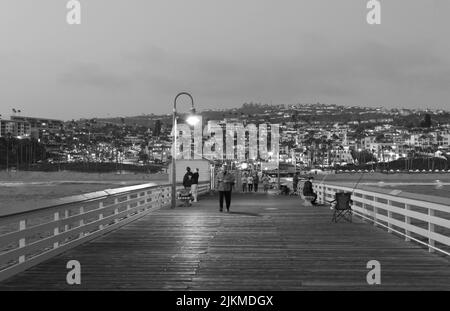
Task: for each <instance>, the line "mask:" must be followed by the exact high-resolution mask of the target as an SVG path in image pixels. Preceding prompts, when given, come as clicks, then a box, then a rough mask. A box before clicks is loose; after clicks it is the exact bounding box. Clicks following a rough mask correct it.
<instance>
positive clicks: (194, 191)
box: [191, 168, 200, 202]
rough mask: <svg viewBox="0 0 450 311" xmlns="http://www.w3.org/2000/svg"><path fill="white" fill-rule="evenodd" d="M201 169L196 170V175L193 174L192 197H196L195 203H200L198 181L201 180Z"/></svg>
mask: <svg viewBox="0 0 450 311" xmlns="http://www.w3.org/2000/svg"><path fill="white" fill-rule="evenodd" d="M199 177H200V175H199V169H198V168H196V169H195V173H194V174H192V186H191V192H192V196H193V197H194V202H198V179H199Z"/></svg>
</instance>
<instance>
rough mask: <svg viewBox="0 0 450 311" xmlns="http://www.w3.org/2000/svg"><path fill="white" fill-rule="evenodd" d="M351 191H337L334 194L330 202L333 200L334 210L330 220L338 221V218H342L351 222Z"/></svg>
mask: <svg viewBox="0 0 450 311" xmlns="http://www.w3.org/2000/svg"><path fill="white" fill-rule="evenodd" d="M351 197H352V193H351V192H337V193H336V194H335V199H334V200H333V201H331V202H330V203H333V202H335V204H334V212H333V219H332V220H331V221H332V222H338V221H339V219H341V218H343V219H345V220H347V221H348V222H352V207H351V204H352V203H353V201H352V199H351Z"/></svg>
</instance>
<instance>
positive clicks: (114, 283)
mask: <svg viewBox="0 0 450 311" xmlns="http://www.w3.org/2000/svg"><path fill="white" fill-rule="evenodd" d="M300 202H301V201H300V200H299V199H298V198H297V197H285V196H275V195H270V194H269V195H265V194H246V195H243V194H235V195H233V198H232V208H231V212H230V213H226V212H224V213H220V212H219V211H218V202H217V199H216V197H215V196H212V195H211V196H207V197H204V198H202V200H201V201H200V202H199V203H197V204H195V205H193V206H192V207H179V208H176V209H170V208H163V209H160V210H157V211H154V212H152V213H150V214H149V215H146V216H144V217H143V218H141V219H139V220H137V221H134V222H132V223H130V224H128V225H126V226H124V227H122V228H120V229H118V230H116V231H113V232H110V233H107V234H105V235H103V236H101V237H99V238H97V239H95V240H92V241H91V242H88V243H86V244H83V245H81V246H78V247H76V248H74V249H72V250H69V251H67V252H65V253H63V254H61V255H59V256H56V257H54V258H52V259H50V260H48V261H46V262H44V263H42V264H39V265H37V266H35V267H33V268H31V269H29V270H27V271H25V272H22V273H20V274H18V275H16V276H14V277H12V278H10V279H7V280H5V281H3V282H0V290H450V260H449V259H448V258H444V257H441V256H439V255H436V254H430V253H428V251H427V250H426V249H424V248H421V247H420V246H418V245H417V244H413V243H409V242H405V241H404V240H403V239H401V238H399V237H396V236H393V235H392V234H389V233H387V232H385V231H383V230H382V229H379V228H375V227H374V226H372V225H369V224H367V223H364V222H362V221H360V220H357V219H356V218H355V221H354V223H347V222H342V223H337V224H334V223H331V222H330V220H331V210H330V209H329V208H327V207H304V206H301V204H300ZM69 260H78V261H79V262H80V264H81V285H72V286H69V285H68V284H67V283H66V274H67V272H68V269H66V263H67V262H68V261H69ZM370 260H378V261H379V262H380V263H381V285H375V286H374V285H372V286H369V285H368V284H367V282H366V275H367V273H368V271H369V269H368V268H367V267H366V264H367V262H368V261H370Z"/></svg>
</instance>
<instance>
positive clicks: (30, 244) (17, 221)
mask: <svg viewBox="0 0 450 311" xmlns="http://www.w3.org/2000/svg"><path fill="white" fill-rule="evenodd" d="M180 188H182V187H181V186H177V190H179V189H180ZM171 189H172V186H171V185H170V184H164V185H155V184H142V185H137V186H130V187H123V188H119V189H107V190H104V191H97V192H92V193H88V194H85V195H80V196H72V197H67V198H62V199H57V200H53V201H54V202H55V203H56V204H55V205H48V206H43V207H39V208H37V209H32V210H28V211H20V212H17V213H13V214H8V215H2V216H0V281H1V280H4V279H6V278H8V277H10V276H12V275H14V274H17V273H19V272H21V271H23V270H26V269H28V268H30V267H32V266H34V265H36V264H38V263H40V262H42V261H44V260H47V259H49V258H51V257H53V256H56V255H58V254H60V253H62V252H64V251H66V250H68V249H71V248H73V247H75V246H77V245H80V244H82V243H85V242H87V241H89V240H92V239H94V238H96V237H98V236H100V235H103V234H105V233H107V232H109V231H112V230H115V229H117V228H119V227H121V226H123V225H125V224H127V223H129V222H131V221H134V220H136V219H138V218H140V217H142V216H145V215H147V214H148V213H149V212H151V211H154V210H156V209H159V208H161V207H165V206H168V205H170V202H171ZM209 190H210V185H209V183H201V184H199V187H198V193H199V195H201V194H204V193H206V192H208V191H209ZM77 198H78V199H77ZM49 202H50V201H49Z"/></svg>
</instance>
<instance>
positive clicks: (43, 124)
mask: <svg viewBox="0 0 450 311" xmlns="http://www.w3.org/2000/svg"><path fill="white" fill-rule="evenodd" d="M11 120H12V121H17V122H27V123H29V125H30V131H31V135H32V136H34V137H36V138H41V137H42V135H43V133H45V132H49V133H56V132H58V131H60V130H61V129H63V127H64V121H61V120H55V119H45V118H35V117H23V116H11Z"/></svg>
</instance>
